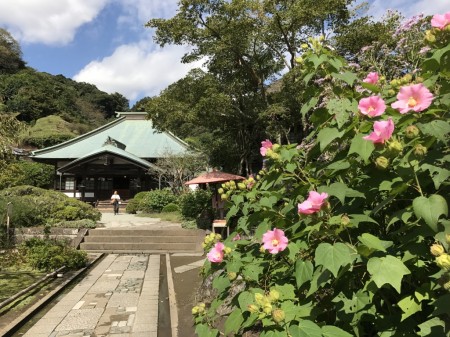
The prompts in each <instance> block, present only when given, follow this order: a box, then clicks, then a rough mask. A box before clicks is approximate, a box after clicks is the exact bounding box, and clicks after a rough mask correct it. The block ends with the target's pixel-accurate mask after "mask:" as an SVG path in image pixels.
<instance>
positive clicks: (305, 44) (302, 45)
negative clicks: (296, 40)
mask: <svg viewBox="0 0 450 337" xmlns="http://www.w3.org/2000/svg"><path fill="white" fill-rule="evenodd" d="M300 47H302V49H308V48H309V46H308V44H307V43H302V44H301V45H300Z"/></svg>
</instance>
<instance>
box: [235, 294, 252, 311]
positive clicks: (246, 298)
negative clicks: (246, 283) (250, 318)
mask: <svg viewBox="0 0 450 337" xmlns="http://www.w3.org/2000/svg"><path fill="white" fill-rule="evenodd" d="M238 302H239V307H240V308H241V310H242V311H245V310H247V308H248V306H249V304H253V303H254V302H255V295H254V294H253V293H251V292H249V291H243V292H242V293H240V294H239V296H238Z"/></svg>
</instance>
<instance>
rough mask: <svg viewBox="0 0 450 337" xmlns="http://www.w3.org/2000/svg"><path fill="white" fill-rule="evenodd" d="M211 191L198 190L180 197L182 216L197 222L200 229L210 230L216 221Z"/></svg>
mask: <svg viewBox="0 0 450 337" xmlns="http://www.w3.org/2000/svg"><path fill="white" fill-rule="evenodd" d="M211 197H212V193H211V191H207V190H202V189H197V190H195V191H191V192H189V193H186V194H183V195H181V196H180V200H179V203H180V211H181V215H182V216H183V218H184V219H186V220H195V221H196V223H197V227H198V228H202V229H209V228H211V223H212V221H213V219H214V212H213V209H212V202H211Z"/></svg>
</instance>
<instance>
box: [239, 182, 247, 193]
mask: <svg viewBox="0 0 450 337" xmlns="http://www.w3.org/2000/svg"><path fill="white" fill-rule="evenodd" d="M238 188H239V189H240V190H241V191H243V190H245V189H246V188H247V186H245V184H244V183H239V184H238Z"/></svg>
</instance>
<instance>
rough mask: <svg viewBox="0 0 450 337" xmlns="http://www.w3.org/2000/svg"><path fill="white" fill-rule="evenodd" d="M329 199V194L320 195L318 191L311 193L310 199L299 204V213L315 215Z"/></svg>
mask: <svg viewBox="0 0 450 337" xmlns="http://www.w3.org/2000/svg"><path fill="white" fill-rule="evenodd" d="M326 198H328V194H327V193H318V192H316V191H309V196H308V199H306V200H305V201H303V202H302V203H301V204H298V213H300V214H313V213H316V212H318V211H320V209H321V208H322V206H323V205H324V203H325V199H326Z"/></svg>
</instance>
